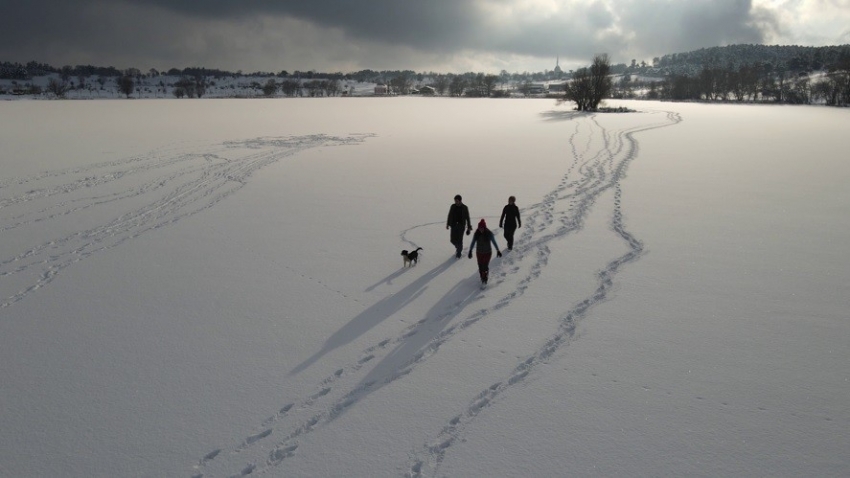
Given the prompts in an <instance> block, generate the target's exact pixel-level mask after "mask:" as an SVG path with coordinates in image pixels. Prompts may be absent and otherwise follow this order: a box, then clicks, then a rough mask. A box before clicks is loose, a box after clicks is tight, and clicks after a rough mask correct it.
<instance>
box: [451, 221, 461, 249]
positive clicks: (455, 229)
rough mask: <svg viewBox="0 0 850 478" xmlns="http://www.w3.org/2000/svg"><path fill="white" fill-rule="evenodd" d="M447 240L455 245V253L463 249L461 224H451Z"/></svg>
mask: <svg viewBox="0 0 850 478" xmlns="http://www.w3.org/2000/svg"><path fill="white" fill-rule="evenodd" d="M449 240H451V242H452V244H454V246H455V254H460V253H461V252H462V251H463V224H455V225H452V227H451V232H450V235H449Z"/></svg>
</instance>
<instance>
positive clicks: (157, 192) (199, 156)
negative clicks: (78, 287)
mask: <svg viewBox="0 0 850 478" xmlns="http://www.w3.org/2000/svg"><path fill="white" fill-rule="evenodd" d="M371 136H373V135H369V134H351V135H347V136H329V135H323V134H316V135H305V136H289V137H281V138H274V137H265V138H255V139H249V140H244V141H227V142H224V143H222V144H220V145H213V146H208V147H207V149H208V150H206V151H204V150H201V151H198V150H197V148H195V147H193V146H185V145H184V146H172V147H169V148H161V149H157V150H154V151H152V152H150V153H148V154H145V155H140V156H134V157H130V158H125V159H117V160H114V161H107V162H102V163H96V164H90V165H86V166H79V167H74V168H66V169H60V170H52V171H45V172H42V173H38V174H35V175H33V176H30V177H23V178H11V179H5V180H3V181H2V182H0V210H3V212H4V215H3V218H2V219H0V234H2V235H3V236H4V241H6V243H13V239H14V240H16V241H17V242H23V239H22V238H26V237H29V236H30V235H32V232H31V230H34V229H35V228H38V227H42V228H43V226H44V225H45V224H47V225H52V224H53V223H57V225H58V226H60V227H56V228H55V229H57V230H66V231H67V230H70V229H71V228H72V226H73V225H75V224H76V222H79V223H80V224H85V226H78V227H77V228H76V230H74V231H73V232H66V233H65V234H64V235H59V236H58V237H55V238H52V239H49V240H46V241H44V242H42V243H36V244H32V245H29V246H27V248H26V249H25V250H24V251H23V252H19V253H11V255H8V256H5V257H0V277H2V278H3V279H4V280H3V283H2V286H3V288H2V289H0V309H3V308H6V307H9V306H11V305H13V304H15V303H16V302H19V301H21V300H23V299H24V298H26V297H27V296H29V295H30V294H31V293H33V292H35V291H37V290H38V289H40V288H42V287H44V286H46V285H47V284H49V283H50V282H52V281H53V280H54V279H55V278H56V277H57V275H58V274H59V273H61V272H62V271H63V270H64V269H66V268H68V267H70V266H73V265H74V264H76V263H78V262H80V261H82V260H85V259H87V258H89V257H91V256H93V255H96V254H99V253H101V252H104V251H107V250H110V249H112V248H114V247H117V246H119V245H121V244H123V243H125V242H127V241H130V240H133V239H135V238H137V237H139V236H141V235H143V234H146V233H149V232H151V231H154V230H156V229H159V228H161V227H166V226H171V225H174V224H175V223H177V222H179V221H181V220H183V219H185V218H187V217H190V216H193V215H195V214H198V213H200V212H202V211H204V210H206V209H209V208H211V207H213V206H215V205H216V204H217V203H218V202H220V201H222V200H224V199H226V198H227V197H228V196H230V195H231V194H233V193H235V192H237V191H238V190H239V189H241V188H242V187H243V186H244V185H245V184H246V183H247V181H248V179H249V178H250V177H251V175H252V174H254V173H256V172H257V171H259V170H261V169H263V168H265V167H267V166H269V165H271V164H274V163H276V162H279V161H281V160H284V159H286V158H287V157H290V156H292V155H295V154H298V153H300V152H302V151H305V150H308V149H312V148H317V147H328V146H341V145H351V144H357V143H361V142H363V141H365V140H366V138H368V137H371ZM101 208H102V209H101ZM107 208H108V209H107ZM90 211H93V212H95V213H96V214H97V215H98V217H104V218H109V219H106V221H104V222H100V223H96V222H95V223H94V224H93V223H92V222H91V215H90V214H89V212H90ZM78 216H79V221H75V219H77V217H78Z"/></svg>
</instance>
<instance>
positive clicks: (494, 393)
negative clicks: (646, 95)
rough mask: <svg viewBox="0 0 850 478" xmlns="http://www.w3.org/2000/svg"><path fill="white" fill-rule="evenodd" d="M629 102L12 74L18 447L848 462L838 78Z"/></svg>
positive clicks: (11, 421)
mask: <svg viewBox="0 0 850 478" xmlns="http://www.w3.org/2000/svg"><path fill="white" fill-rule="evenodd" d="M610 105H611V106H618V105H626V106H629V107H630V108H632V109H635V110H638V112H637V113H629V114H597V115H590V114H579V113H576V112H573V111H571V110H570V108H571V107H570V105H556V104H555V103H554V102H552V101H548V100H519V99H516V100H487V99H483V100H471V99H443V98H380V99H378V98H375V99H366V98H332V99H314V100H308V99H294V100H214V99H209V100H200V101H198V100H196V101H155V100H137V101H108V100H106V101H38V102H35V101H13V102H0V164H2V174H0V237H1V238H2V241H0V384H2V388H0V476H10V477H11V476H69V477H115V476H138V477H186V478H189V477H193V476H204V477H229V476H243V475H249V474H250V475H252V476H254V475H263V474H264V475H265V476H280V477H284V476H285V477H316V476H322V477H385V476H386V477H392V476H399V477H401V476H428V477H431V476H439V477H442V476H448V477H479V476H480V477H485V476H486V477H518V476H534V477H538V476H539V477H543V476H546V477H551V476H605V477H614V476H765V477H767V476H770V477H796V476H820V477H824V476H848V475H850V456H848V453H847V450H848V449H850V431H848V430H850V369H848V363H850V297H848V290H850V214H848V206H850V188H848V187H847V185H848V183H850V162H848V160H847V151H846V150H847V136H848V133H850V130H848V125H850V110H847V109H843V110H842V109H830V108H824V107H788V106H784V107H778V106H741V105H734V106H733V105H699V104H666V103H651V102H611V103H610ZM458 193H459V194H462V195H463V197H464V202H465V203H466V204H467V205H468V206H469V208H470V212H471V214H472V219H473V223H477V221H478V220H479V219H480V218H485V219H486V220H487V222H488V224H489V225H490V226H491V228H493V229H494V230H495V232H496V233H497V240H498V241H499V244H500V247H502V248H504V247H505V242H504V239H503V238H502V236H501V230H499V229H498V227H497V226H498V219H499V217H498V216H499V213H500V212H501V209H502V206H503V205H504V204H506V202H507V198H508V196H509V195H515V196H516V197H517V204H518V205H519V206H520V209H521V212H522V221H523V227H522V228H521V229H520V230H518V231H517V242H516V244H515V247H514V250H513V251H511V252H506V253H505V254H504V257H502V258H501V259H495V258H494V260H493V263H492V264H491V279H490V284H489V287H488V288H487V289H486V290H483V291H482V290H480V289H479V287H478V280H477V270H476V265H475V263H474V261H471V260H468V259H467V258H466V257H463V258H462V259H459V260H457V259H455V258H454V257H453V256H451V254H452V252H453V249H452V246H451V245H450V244H449V237H448V236H449V235H448V231H446V229H445V226H444V224H445V219H446V213H447V212H448V208H449V205H450V204H451V202H452V197H453V196H454V195H455V194H458ZM468 244H469V237H465V246H468ZM415 247H422V248H424V250H423V251H422V252H423V257H422V259H421V261H420V263H419V264H418V265H417V266H415V267H412V268H409V269H403V268H402V258H401V256H400V255H399V253H400V251H401V250H402V249H411V248H415Z"/></svg>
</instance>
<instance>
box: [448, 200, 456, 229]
mask: <svg viewBox="0 0 850 478" xmlns="http://www.w3.org/2000/svg"><path fill="white" fill-rule="evenodd" d="M454 207H455V206H454V204H452V205H451V206H449V216H448V217H447V218H446V229H448V228H449V227H451V225H452V209H454Z"/></svg>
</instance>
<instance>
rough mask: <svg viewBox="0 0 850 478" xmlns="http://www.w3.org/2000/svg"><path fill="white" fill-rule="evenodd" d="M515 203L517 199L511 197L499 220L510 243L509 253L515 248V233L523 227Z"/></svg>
mask: <svg viewBox="0 0 850 478" xmlns="http://www.w3.org/2000/svg"><path fill="white" fill-rule="evenodd" d="M515 203H516V198H515V197H514V196H511V197H509V198H508V203H507V204H506V205H505V207H504V208H502V217H501V218H499V227H501V228H502V229H503V230H504V231H505V240H506V241H508V250H509V251H510V250H512V249H513V248H514V231H516V228H517V227H522V219H520V217H519V208H518V207H517V205H516V204H515Z"/></svg>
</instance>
